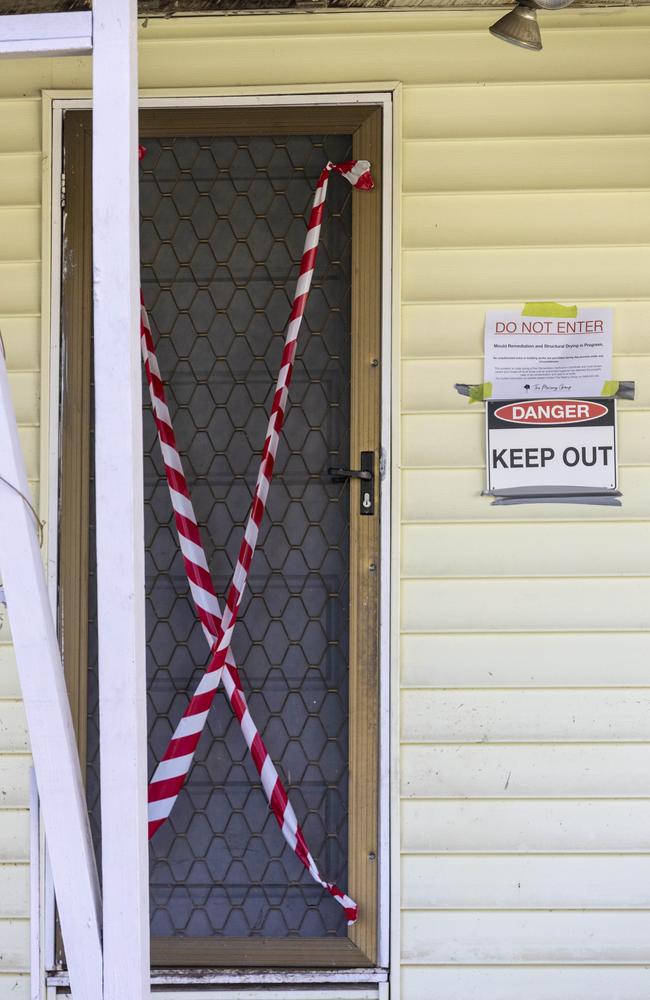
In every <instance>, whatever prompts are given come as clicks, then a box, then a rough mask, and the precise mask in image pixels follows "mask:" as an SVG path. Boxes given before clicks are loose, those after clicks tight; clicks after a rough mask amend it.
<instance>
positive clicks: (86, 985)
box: [0, 352, 102, 1000]
mask: <svg viewBox="0 0 650 1000" xmlns="http://www.w3.org/2000/svg"><path fill="white" fill-rule="evenodd" d="M0 456H1V458H0V475H1V476H2V477H3V478H4V479H5V480H6V481H7V482H8V483H10V484H11V486H13V487H14V488H13V489H12V488H11V486H7V485H6V484H4V483H0V566H1V567H2V583H3V588H4V591H5V594H6V598H7V605H8V609H9V613H10V615H11V625H12V628H11V635H12V639H13V643H14V648H15V654H16V661H17V664H18V673H19V677H20V683H21V688H22V696H23V703H24V709H25V714H26V716H27V723H28V728H29V736H30V744H31V750H32V755H33V759H34V766H35V769H36V775H37V780H38V785H39V791H40V797H41V808H42V815H43V822H44V826H45V830H46V834H47V838H48V850H49V856H50V860H51V863H52V871H53V875H54V881H55V885H56V891H57V899H58V905H59V917H60V921H61V928H62V932H63V937H64V940H65V943H66V951H67V958H68V963H69V967H70V973H71V978H72V983H73V987H74V989H75V991H76V995H77V996H78V997H79V1000H97V998H98V997H100V996H101V982H102V959H101V945H100V931H99V912H98V910H99V886H98V880H97V872H96V868H95V858H94V854H93V849H92V844H91V838H90V827H89V824H88V814H87V811H86V802H85V795H84V789H83V783H82V780H81V770H80V766H79V756H78V753H77V746H76V742H75V735H74V729H73V725H72V717H71V714H70V705H69V702H68V695H67V691H66V687H65V679H64V676H63V668H62V664H61V654H60V652H59V647H58V644H57V638H56V630H55V626H54V620H53V617H52V611H51V608H50V603H49V597H48V592H47V586H46V581H45V574H44V571H43V564H42V561H41V553H40V548H39V539H38V531H37V527H36V524H35V520H34V515H33V513H32V511H31V510H30V509H29V507H28V506H27V504H26V503H25V501H24V499H23V496H25V497H26V496H27V495H28V491H29V487H28V484H27V473H26V469H25V462H24V460H23V456H22V451H21V447H20V442H19V438H18V428H17V426H16V419H15V414H14V409H13V404H12V401H11V395H10V391H9V382H8V378H7V371H6V365H5V361H4V358H3V357H2V354H1V352H0ZM21 494H22V496H21ZM3 818H4V817H3ZM5 829H6V828H5V827H4V825H3V846H4V848H5V850H6V848H7V841H5V839H4V830H5ZM28 842H29V839H28V838H27V843H28Z"/></svg>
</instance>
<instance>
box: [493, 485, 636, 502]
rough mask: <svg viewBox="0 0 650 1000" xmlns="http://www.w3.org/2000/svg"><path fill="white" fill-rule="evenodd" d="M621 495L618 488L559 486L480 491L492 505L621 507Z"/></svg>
mask: <svg viewBox="0 0 650 1000" xmlns="http://www.w3.org/2000/svg"><path fill="white" fill-rule="evenodd" d="M622 495H623V494H622V493H621V492H620V490H567V489H566V487H561V486H558V487H557V488H553V487H552V486H547V487H545V488H540V490H539V492H538V493H531V492H529V491H528V490H527V489H526V488H524V487H522V488H521V489H512V490H494V491H490V490H483V492H482V493H481V496H484V497H493V500H492V505H491V506H492V507H507V506H512V505H514V504H522V503H573V504H593V505H594V506H599V507H622V506H623V505H622V503H621V501H620V500H619V499H618V497H621V496H622Z"/></svg>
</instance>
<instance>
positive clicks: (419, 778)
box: [400, 691, 650, 799]
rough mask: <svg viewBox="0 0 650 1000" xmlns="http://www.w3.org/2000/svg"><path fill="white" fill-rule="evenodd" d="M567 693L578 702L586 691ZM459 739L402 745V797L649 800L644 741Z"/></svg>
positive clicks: (649, 752) (648, 750)
mask: <svg viewBox="0 0 650 1000" xmlns="http://www.w3.org/2000/svg"><path fill="white" fill-rule="evenodd" d="M588 693H591V692H588ZM570 695H571V696H572V697H573V698H574V700H575V701H576V702H579V701H580V700H581V699H582V698H583V697H584V695H585V692H583V691H579V692H578V691H572V692H570ZM457 697H458V693H457ZM534 738H535V737H534V736H531V737H530V739H534ZM458 739H459V743H451V744H449V745H448V746H444V745H440V744H437V745H435V744H434V745H431V746H409V745H408V744H407V745H403V746H402V748H401V785H400V791H401V793H402V795H403V796H404V797H406V798H408V797H412V798H469V797H472V796H477V797H479V798H492V797H496V798H509V799H516V798H525V797H530V798H543V797H545V796H549V797H553V798H572V797H577V798H602V797H605V798H607V797H609V798H612V797H616V796H626V797H639V798H644V797H646V798H647V797H648V794H649V792H650V789H649V787H648V773H650V744H648V743H641V744H631V743H628V744H625V743H620V744H614V743H605V744H597V743H580V744H578V745H575V746H571V745H570V744H564V745H563V744H547V745H545V744H530V743H516V744H511V745H510V746H508V745H504V744H494V745H487V744H485V745H482V746H467V745H460V740H461V739H462V737H461V736H460V735H459V737H458Z"/></svg>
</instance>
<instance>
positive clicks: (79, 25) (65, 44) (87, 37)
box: [0, 10, 93, 58]
mask: <svg viewBox="0 0 650 1000" xmlns="http://www.w3.org/2000/svg"><path fill="white" fill-rule="evenodd" d="M92 47H93V16H92V14H91V12H90V11H89V10H88V11H85V10H82V11H69V12H68V13H62V14H5V15H4V16H2V17H0V56H11V57H14V58H15V57H16V56H82V55H86V54H87V53H89V52H91V51H92Z"/></svg>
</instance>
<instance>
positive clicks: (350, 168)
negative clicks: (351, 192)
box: [333, 160, 375, 191]
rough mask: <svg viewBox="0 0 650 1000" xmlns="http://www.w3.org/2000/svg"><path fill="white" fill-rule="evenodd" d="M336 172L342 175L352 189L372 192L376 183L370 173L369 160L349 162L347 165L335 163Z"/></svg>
mask: <svg viewBox="0 0 650 1000" xmlns="http://www.w3.org/2000/svg"><path fill="white" fill-rule="evenodd" d="M333 166H334V170H336V172H337V173H339V174H342V175H343V177H345V179H346V180H347V181H349V182H350V184H351V185H352V187H355V188H358V189H359V190H360V191H372V189H373V188H374V186H375V182H374V180H373V179H372V174H371V173H370V163H369V162H368V160H347V161H346V162H345V163H335V164H334V165H333Z"/></svg>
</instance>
